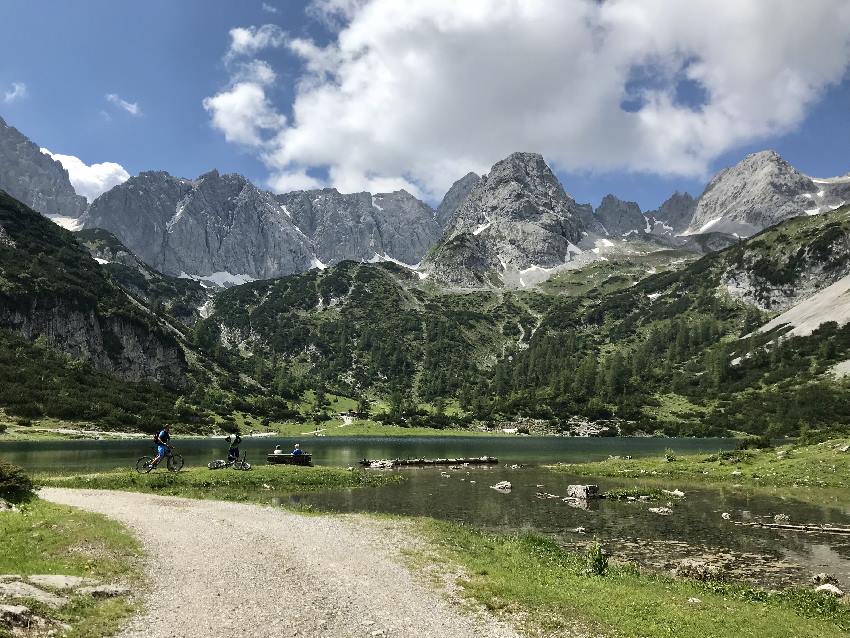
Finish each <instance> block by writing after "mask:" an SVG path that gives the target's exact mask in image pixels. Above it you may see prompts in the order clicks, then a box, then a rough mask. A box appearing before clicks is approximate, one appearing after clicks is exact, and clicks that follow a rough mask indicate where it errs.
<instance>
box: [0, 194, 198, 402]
mask: <svg viewBox="0 0 850 638" xmlns="http://www.w3.org/2000/svg"><path fill="white" fill-rule="evenodd" d="M0 227H2V231H0V327H2V328H6V329H9V330H12V331H13V332H17V333H19V334H21V335H22V336H24V337H26V338H27V339H29V340H36V339H39V338H43V339H44V340H45V341H46V343H47V344H49V345H50V346H52V347H55V348H57V349H59V350H62V351H63V352H66V353H68V354H70V355H72V356H73V357H76V358H79V359H82V360H84V361H87V362H90V363H91V364H92V365H93V366H94V367H96V368H98V369H100V370H104V371H106V372H109V373H111V374H114V375H116V376H118V377H120V378H122V379H125V380H128V381H135V382H139V381H156V382H160V383H163V384H166V385H172V386H177V387H179V386H182V385H185V384H186V372H187V366H186V361H185V358H184V356H183V351H182V349H181V348H180V346H179V344H178V343H177V341H176V339H175V337H174V336H173V335H172V334H170V333H169V332H168V331H167V330H165V329H164V328H162V327H160V325H159V324H158V322H157V320H156V318H155V317H153V316H151V315H150V314H149V313H147V312H146V311H144V310H142V309H140V308H138V307H137V305H136V304H134V303H133V302H132V301H131V300H130V299H129V298H128V297H127V295H126V294H125V293H124V292H123V291H122V290H121V289H120V288H118V287H117V286H115V285H114V284H113V283H112V282H111V281H110V280H109V279H108V278H107V277H106V276H105V275H104V273H103V272H102V270H101V268H100V266H99V265H98V264H97V262H96V261H95V260H94V259H92V258H91V257H89V255H88V253H87V252H86V251H85V250H84V249H83V248H81V247H80V246H79V245H78V244H77V242H76V241H75V240H74V238H73V235H71V233H69V232H68V231H66V230H63V229H61V228H59V227H58V226H56V225H55V224H53V223H51V222H50V221H49V220H47V219H46V218H44V217H42V216H41V215H39V214H38V213H36V212H35V211H33V210H31V209H30V208H28V207H26V206H24V205H23V204H21V203H20V202H18V201H16V200H15V199H13V198H12V197H10V196H9V195H7V194H6V193H3V192H0Z"/></svg>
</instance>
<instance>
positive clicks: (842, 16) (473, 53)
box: [208, 0, 850, 197]
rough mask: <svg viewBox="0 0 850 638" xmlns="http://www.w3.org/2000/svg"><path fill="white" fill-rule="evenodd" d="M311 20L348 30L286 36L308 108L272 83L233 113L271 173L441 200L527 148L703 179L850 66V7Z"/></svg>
mask: <svg viewBox="0 0 850 638" xmlns="http://www.w3.org/2000/svg"><path fill="white" fill-rule="evenodd" d="M311 12H312V15H316V16H322V17H323V18H324V19H325V20H327V21H330V22H333V21H336V23H337V24H338V31H337V32H336V35H335V38H334V39H333V40H332V41H331V43H330V44H328V45H327V46H321V45H319V44H317V43H315V42H313V41H310V40H308V39H304V38H287V37H286V35H285V34H284V33H283V32H281V31H279V30H275V31H273V33H275V34H276V35H275V38H274V41H275V42H276V43H277V44H275V45H274V46H281V45H284V44H285V45H286V46H287V48H288V50H289V51H290V52H291V53H292V54H294V55H295V56H297V57H298V58H299V59H300V60H301V61H302V63H303V65H302V74H301V76H300V77H299V79H298V82H297V84H296V93H295V98H294V101H293V103H292V105H291V108H292V117H291V118H289V120H288V121H287V122H286V124H281V123H282V122H283V118H282V116H280V115H277V110H276V107H275V106H274V105H273V104H272V103H271V102H270V101H269V99H268V97H267V95H266V94H265V93H263V95H262V99H260V96H259V95H254V96H253V99H252V100H244V104H240V105H237V104H233V105H232V109H231V111H232V112H231V114H230V119H231V120H235V121H239V122H240V124H239V130H240V131H247V132H248V133H247V137H248V138H249V139H254V140H258V139H260V140H261V142H262V143H261V144H255V145H256V146H257V148H258V149H259V151H258V152H259V154H260V156H261V157H262V158H263V160H264V161H265V162H266V163H267V164H268V166H269V168H270V170H271V172H272V177H271V182H272V183H279V184H284V185H285V184H288V183H289V181H287V178H286V177H284V176H292V175H307V172H308V171H310V172H312V171H313V170H314V169H320V170H321V172H322V173H323V174H327V175H328V177H329V181H330V182H331V183H332V184H334V185H336V186H338V187H340V188H341V189H343V190H361V189H367V188H372V187H374V186H376V185H381V184H383V185H399V186H400V185H404V186H405V187H406V188H408V189H409V190H413V189H416V188H418V189H419V190H420V192H422V193H423V194H425V195H426V196H431V197H436V196H439V195H441V194H442V193H443V192H444V191H445V189H446V188H447V187H448V186H449V185H450V184H451V182H452V181H453V180H454V179H457V178H458V177H460V176H462V175H464V174H465V173H466V172H468V171H469V170H475V171H479V172H480V171H484V172H486V171H487V170H488V168H489V166H490V165H491V164H492V163H493V162H495V161H497V160H499V159H501V158H502V157H504V156H506V155H508V154H509V153H511V152H513V151H517V150H528V151H538V152H541V153H543V154H544V155H545V156H546V158H547V159H548V160H549V161H550V162H551V163H553V164H554V165H555V166H556V167H558V168H560V169H564V170H571V171H615V170H631V171H646V172H652V173H658V174H670V175H686V176H700V177H704V176H705V175H706V172H707V171H708V169H709V167H710V164H711V162H712V161H713V160H714V159H715V158H716V157H718V156H719V155H720V154H722V153H725V152H727V151H729V150H731V149H734V148H736V147H738V146H740V145H743V144H746V143H750V142H753V141H756V140H760V139H766V138H769V137H771V136H775V135H779V134H782V133H784V132H786V131H789V130H791V129H793V128H794V127H795V126H797V125H798V124H799V123H800V122H801V121H802V120H803V118H804V117H805V116H806V114H807V112H808V110H809V108H810V107H811V106H812V104H813V103H815V102H816V101H817V100H818V99H819V98H820V96H821V95H822V94H823V92H824V91H825V89H826V88H827V87H829V86H830V85H831V84H834V83H837V82H839V81H840V80H841V79H842V77H843V76H844V74H845V73H846V71H847V68H848V61H850V5H848V3H846V2H844V1H843V0H821V1H820V2H817V3H799V2H797V1H796V0H751V1H750V2H748V3H746V7H745V8H744V6H743V5H742V4H741V3H740V2H739V0H692V1H691V2H666V1H663V0H608V1H607V2H603V3H600V2H595V1H593V0H562V1H561V2H548V1H545V0H528V1H527V2H515V1H513V0H465V1H464V2H456V1H454V0H422V1H414V0H412V1H411V2H403V3H402V2H397V1H396V0H367V1H363V0H317V1H316V2H314V3H313V5H312V8H311ZM262 29H263V27H261V28H259V29H257V28H254V27H250V28H248V29H246V30H245V32H246V35H244V37H243V35H240V36H239V38H238V39H237V37H235V36H234V35H233V34H234V31H236V30H234V31H231V36H232V43H231V48H230V51H233V50H235V47H236V44H237V41H238V42H239V43H240V45H239V47H240V50H244V51H246V52H247V51H250V52H255V51H257V50H258V48H257V47H256V46H254V45H253V44H248V43H249V42H254V41H257V40H261V41H264V42H270V41H271V39H270V36H264V37H262V38H261V37H259V34H260V32H261V30H262ZM269 33H272V31H270V32H269ZM248 36H250V37H248ZM263 46H271V45H269V44H265V45H263ZM237 86H238V85H237ZM234 88H235V87H231V88H230V89H228V90H230V91H232V90H233V89H234ZM221 95H222V94H220V95H219V96H216V98H217V97H220V96H221ZM216 98H210V99H216ZM208 110H210V109H208ZM237 112H238V115H237ZM252 113H254V114H253V115H252ZM270 113H274V114H275V117H274V118H272V117H270V115H269V114H270ZM211 114H212V116H213V121H214V124H215V121H216V120H215V118H216V112H215V111H212V110H211ZM252 122H253V123H252ZM270 122H273V123H274V126H267V125H266V124H268V123H270ZM275 126H279V129H277V130H275ZM219 128H222V127H221V126H219ZM222 130H224V129H222ZM257 131H259V132H260V133H263V134H264V135H265V136H264V137H263V136H262V135H259V134H258V135H256V136H255V135H252V133H254V132H257ZM225 134H226V135H227V133H225ZM243 137H244V136H243ZM276 176H281V177H280V179H279V180H278V179H277V177H276Z"/></svg>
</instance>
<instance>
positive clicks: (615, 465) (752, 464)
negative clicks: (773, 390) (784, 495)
mask: <svg viewBox="0 0 850 638" xmlns="http://www.w3.org/2000/svg"><path fill="white" fill-rule="evenodd" d="M846 443H847V442H846V441H838V440H834V441H827V442H824V443H819V444H817V445H808V446H792V445H786V446H783V447H781V448H777V449H768V450H744V451H729V452H720V453H717V454H708V455H705V454H700V455H685V456H676V457H675V458H674V459H673V460H669V461H668V460H666V459H665V458H664V457H663V456H662V457H648V458H640V459H622V458H612V459H608V460H605V461H598V462H594V463H577V464H559V465H556V466H552V467H551V469H553V470H555V471H563V472H568V473H570V474H576V475H581V476H611V477H619V478H622V477H628V478H639V479H674V480H677V481H687V482H689V483H710V484H725V485H742V486H747V487H763V488H771V487H773V488H795V489H796V490H797V492H800V491H808V490H823V489H846V488H848V487H850V453H845V452H841V451H840V450H839V448H840V447H841V446H843V445H845V444H846Z"/></svg>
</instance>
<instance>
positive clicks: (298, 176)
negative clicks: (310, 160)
mask: <svg viewBox="0 0 850 638" xmlns="http://www.w3.org/2000/svg"><path fill="white" fill-rule="evenodd" d="M268 186H269V188H271V189H272V190H273V191H275V192H276V193H288V192H290V191H306V190H311V189H314V188H321V187H322V182H320V181H319V180H317V179H316V178H315V177H311V176H310V175H307V173H305V172H304V171H297V172H292V173H286V172H283V173H278V174H276V175H274V176H272V177H271V178H270V179H269V181H268Z"/></svg>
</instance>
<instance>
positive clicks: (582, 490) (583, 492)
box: [567, 485, 599, 501]
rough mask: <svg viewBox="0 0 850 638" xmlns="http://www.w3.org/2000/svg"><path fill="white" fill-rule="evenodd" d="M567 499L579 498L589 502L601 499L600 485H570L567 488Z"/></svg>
mask: <svg viewBox="0 0 850 638" xmlns="http://www.w3.org/2000/svg"><path fill="white" fill-rule="evenodd" d="M567 498H578V499H582V500H585V501H586V500H588V499H591V498H599V486H598V485H569V486H567Z"/></svg>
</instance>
